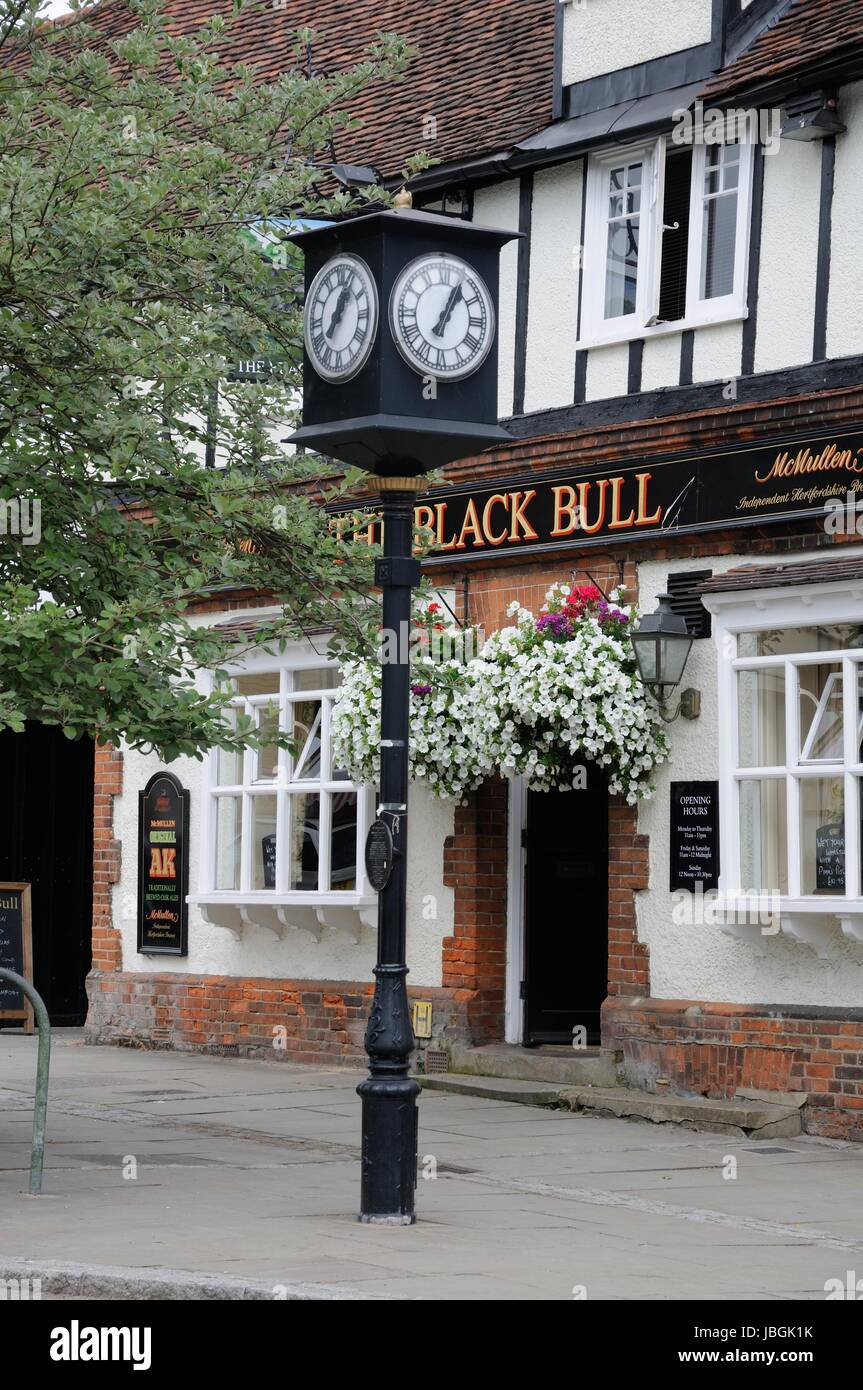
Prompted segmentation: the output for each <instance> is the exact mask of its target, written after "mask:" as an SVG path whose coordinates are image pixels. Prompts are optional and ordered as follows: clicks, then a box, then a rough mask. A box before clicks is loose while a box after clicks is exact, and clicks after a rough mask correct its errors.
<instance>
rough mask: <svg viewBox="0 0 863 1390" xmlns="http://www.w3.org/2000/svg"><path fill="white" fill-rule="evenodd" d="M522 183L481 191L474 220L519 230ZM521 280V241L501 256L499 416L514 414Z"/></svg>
mask: <svg viewBox="0 0 863 1390" xmlns="http://www.w3.org/2000/svg"><path fill="white" fill-rule="evenodd" d="M518 204H519V180H518V179H510V180H508V182H506V183H495V184H491V185H490V186H489V187H488V188H478V189H477V191H476V195H475V197H474V204H473V220H474V222H477V223H479V224H480V225H485V226H486V227H499V228H501V229H502V230H503V231H511V232H517V231H518ZM517 279H518V242H517V241H511V242H509V243H508V244H507V245H506V246H505V247H504V248H503V250H502V251H501V254H500V300H499V303H498V338H497V341H498V394H497V399H498V415H499V416H500V417H501V419H505V418H506V417H507V416H509V415H512V402H513V391H514V382H515V309H516V282H517Z"/></svg>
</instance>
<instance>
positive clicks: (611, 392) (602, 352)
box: [584, 343, 629, 401]
mask: <svg viewBox="0 0 863 1390" xmlns="http://www.w3.org/2000/svg"><path fill="white" fill-rule="evenodd" d="M628 382H629V344H628V343H614V344H613V346H611V347H598V348H591V349H590V351H589V352H588V354H587V377H586V381H585V388H584V394H585V400H588V401H603V400H605V398H606V397H607V396H625V395H626V388H627V384H628Z"/></svg>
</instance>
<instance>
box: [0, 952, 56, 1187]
mask: <svg viewBox="0 0 863 1390" xmlns="http://www.w3.org/2000/svg"><path fill="white" fill-rule="evenodd" d="M0 979H3V980H8V981H9V982H10V984H13V985H15V987H16V988H17V989H20V991H21V993H22V994H24V995H26V996H27V998H28V999H29V1000H30V1003H31V1004H32V1005H33V1012H34V1014H35V1015H36V1025H37V1027H38V1029H39V1052H38V1056H37V1058H36V1099H35V1102H34V1106H33V1148H32V1150H31V1153H30V1196H31V1197H38V1196H39V1195H40V1193H41V1191H42V1167H43V1165H44V1162H45V1120H46V1118H47V1114H48V1066H49V1063H50V1061H51V1024H50V1023H49V1021H48V1010H47V1009H46V1008H45V1005H44V1003H43V1002H42V996H41V995H40V994H37V993H36V990H35V989H34V988H33V986H32V985H31V983H30V981H29V980H25V979H24V978H23V977H22V976H21V975H16V974H15V971H14V970H4V969H3V968H2V967H0Z"/></svg>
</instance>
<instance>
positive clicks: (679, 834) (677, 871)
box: [670, 782, 719, 893]
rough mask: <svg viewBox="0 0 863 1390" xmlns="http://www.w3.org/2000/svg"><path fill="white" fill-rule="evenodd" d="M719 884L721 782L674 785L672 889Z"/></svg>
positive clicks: (704, 888) (672, 808)
mask: <svg viewBox="0 0 863 1390" xmlns="http://www.w3.org/2000/svg"><path fill="white" fill-rule="evenodd" d="M699 883H700V884H701V890H702V892H704V893H707V892H709V891H710V890H711V889H713V888H718V887H719V783H718V782H672V784H671V874H670V887H671V891H672V892H675V891H676V890H677V889H680V888H685V889H687V890H688V891H689V892H690V893H694V892H695V891H696V885H697V884H699Z"/></svg>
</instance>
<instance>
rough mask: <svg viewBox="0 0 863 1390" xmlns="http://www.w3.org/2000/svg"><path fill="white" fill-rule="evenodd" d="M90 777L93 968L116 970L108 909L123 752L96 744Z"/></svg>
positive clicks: (114, 877) (117, 953)
mask: <svg viewBox="0 0 863 1390" xmlns="http://www.w3.org/2000/svg"><path fill="white" fill-rule="evenodd" d="M93 780H94V791H93V969H94V970H120V969H121V968H122V964H123V954H122V946H121V942H120V933H119V932H118V931H116V930H115V929H114V922H113V917H112V912H111V889H112V885H113V884H115V883H117V882H118V880H119V878H120V855H121V846H120V842H119V840H115V839H114V797H115V796H119V794H120V792H122V790H123V754H122V753H121V752H120V751H119V750H118V749H117V748H112V747H111V746H110V745H104V746H102V747H99V746H98V745H97V747H96V750H95V762H94V769H93Z"/></svg>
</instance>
